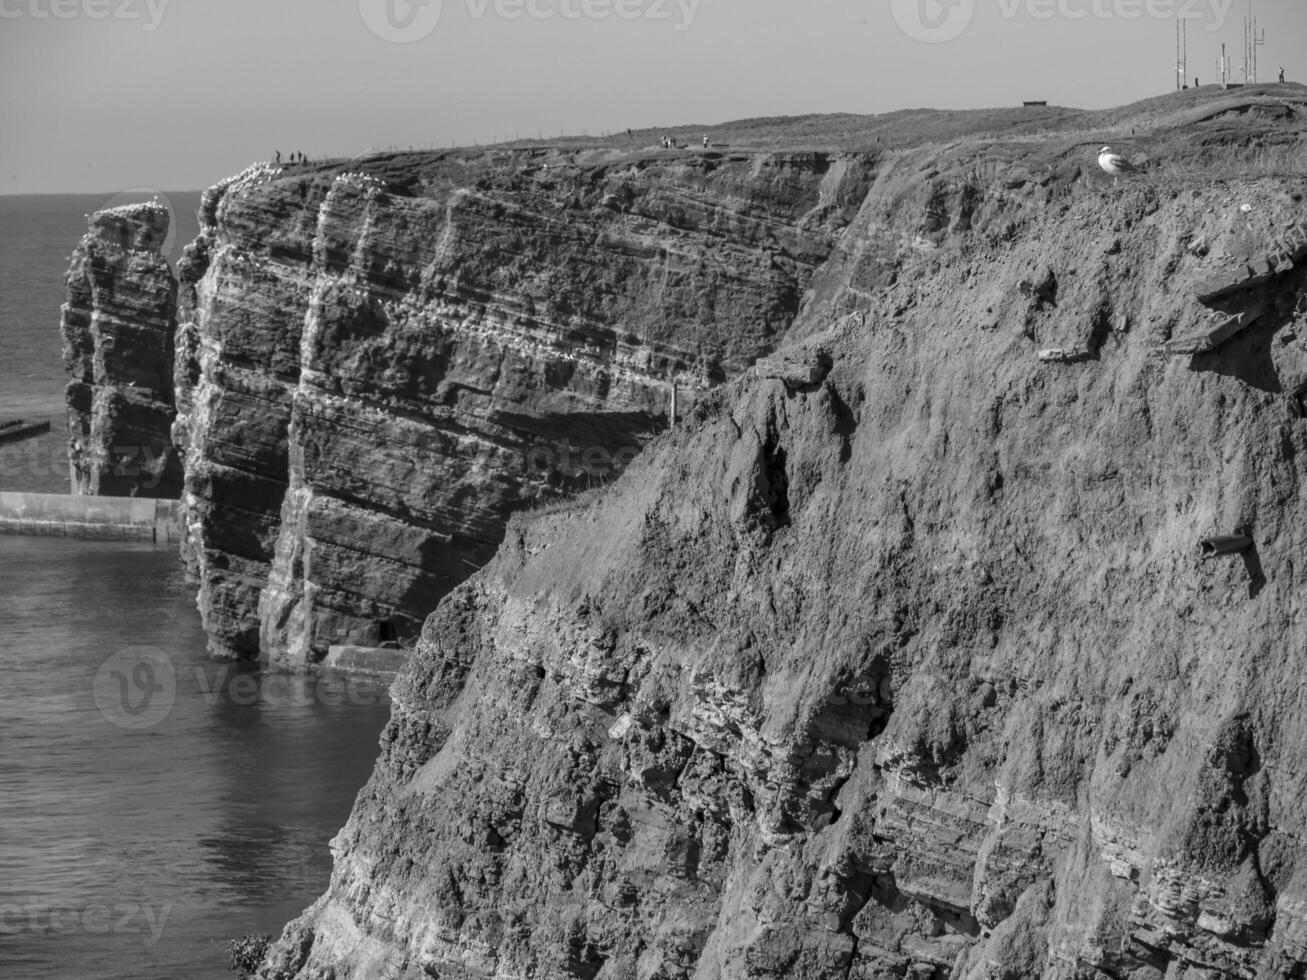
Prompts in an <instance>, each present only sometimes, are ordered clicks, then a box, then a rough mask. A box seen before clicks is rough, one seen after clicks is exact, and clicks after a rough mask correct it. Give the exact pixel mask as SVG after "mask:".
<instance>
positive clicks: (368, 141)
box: [0, 0, 1307, 194]
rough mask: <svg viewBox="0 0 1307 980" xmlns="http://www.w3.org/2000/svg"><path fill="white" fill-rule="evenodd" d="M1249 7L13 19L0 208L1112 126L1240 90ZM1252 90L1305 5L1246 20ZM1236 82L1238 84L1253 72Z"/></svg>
mask: <svg viewBox="0 0 1307 980" xmlns="http://www.w3.org/2000/svg"><path fill="white" fill-rule="evenodd" d="M1246 12H1247V0H416V2H410V0H0V193H3V194H20V193H29V194H30V193H73V192H85V193H90V192H97V193H106V194H110V193H114V192H119V191H123V190H127V189H132V188H141V187H148V188H157V189H159V190H168V191H175V190H192V189H198V188H201V187H207V186H209V185H210V184H213V183H215V182H216V181H218V180H220V179H221V178H223V177H224V176H227V175H229V174H232V173H236V172H238V171H240V170H242V169H244V168H245V167H246V166H247V165H248V164H249V163H251V162H253V161H256V160H266V159H270V158H271V157H272V155H273V154H274V153H275V152H276V151H277V150H280V151H281V152H282V153H283V154H289V153H291V152H293V151H302V152H304V153H307V154H308V155H309V156H310V157H314V156H318V157H321V156H355V155H358V154H361V153H364V152H366V151H368V150H369V149H371V148H384V147H391V146H395V147H402V148H407V147H409V146H413V147H428V146H451V145H455V144H457V145H468V144H472V143H477V142H479V143H488V142H497V141H501V140H506V139H514V138H519V137H521V138H527V137H535V136H546V137H550V136H558V135H560V134H562V133H567V134H569V135H570V134H581V133H588V134H590V135H595V134H600V133H604V132H608V131H617V130H625V129H626V128H628V127H635V128H641V127H646V126H676V125H689V124H711V123H713V122H724V121H728V120H732V119H740V118H748V117H754V116H779V115H797V114H806V113H817V112H857V113H877V112H887V111H892V110H895V109H903V108H922V107H931V108H978V107H989V106H1004V105H1015V104H1019V103H1020V102H1022V101H1024V100H1032V99H1044V100H1047V101H1048V102H1050V103H1051V104H1054V105H1068V106H1078V107H1083V108H1106V107H1109V106H1114V105H1122V104H1126V103H1129V102H1133V101H1135V100H1137V99H1141V98H1146V97H1149V96H1153V95H1157V94H1161V93H1163V92H1167V91H1170V90H1173V89H1174V87H1175V78H1176V69H1175V61H1176V29H1177V22H1178V18H1183V20H1184V21H1185V24H1186V26H1187V33H1188V47H1189V75H1190V76H1197V77H1199V78H1200V80H1202V81H1203V83H1204V84H1208V83H1210V82H1213V81H1215V80H1216V78H1217V62H1218V57H1219V54H1220V45H1221V42H1222V41H1224V42H1226V43H1227V44H1228V46H1229V56H1230V61H1231V63H1232V65H1233V69H1234V71H1235V73H1236V74H1239V73H1240V72H1241V64H1242V49H1243V17H1244V14H1245V13H1246ZM1256 13H1257V16H1258V19H1259V21H1260V23H1261V26H1262V27H1263V28H1264V29H1265V31H1266V43H1265V46H1264V47H1263V48H1261V49H1260V50H1259V60H1260V77H1261V80H1262V81H1267V80H1274V79H1275V77H1276V76H1277V75H1278V72H1279V68H1280V66H1281V65H1283V66H1284V67H1285V69H1286V72H1287V74H1288V77H1289V79H1290V80H1299V81H1302V80H1307V0H1256ZM1240 77H1241V75H1240Z"/></svg>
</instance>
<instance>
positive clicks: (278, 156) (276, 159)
mask: <svg viewBox="0 0 1307 980" xmlns="http://www.w3.org/2000/svg"><path fill="white" fill-rule="evenodd" d="M272 162H273V165H274V166H278V167H280V166H281V150H278V151H277V152H276V153H274V154H273V155H272Z"/></svg>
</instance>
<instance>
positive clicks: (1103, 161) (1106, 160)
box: [1098, 146, 1140, 183]
mask: <svg viewBox="0 0 1307 980" xmlns="http://www.w3.org/2000/svg"><path fill="white" fill-rule="evenodd" d="M1098 165H1099V166H1100V167H1102V168H1103V169H1104V170H1106V171H1107V172H1108V173H1109V174H1111V175H1112V176H1113V177H1114V178H1116V180H1120V179H1121V178H1122V177H1124V176H1126V175H1128V174H1137V173H1139V172H1140V170H1139V168H1138V167H1136V166H1135V165H1134V164H1133V163H1131V162H1130V161H1129V160H1127V159H1126V158H1125V157H1123V156H1121V154H1119V153H1113V152H1112V148H1111V147H1110V146H1105V147H1103V148H1102V149H1101V150H1099V151H1098ZM1113 183H1115V181H1113Z"/></svg>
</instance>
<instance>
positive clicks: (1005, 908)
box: [261, 88, 1307, 980]
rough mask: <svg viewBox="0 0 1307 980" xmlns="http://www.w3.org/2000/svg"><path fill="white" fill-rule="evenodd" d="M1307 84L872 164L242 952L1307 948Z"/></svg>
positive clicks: (752, 961) (401, 695)
mask: <svg viewBox="0 0 1307 980" xmlns="http://www.w3.org/2000/svg"><path fill="white" fill-rule="evenodd" d="M1305 111H1307V98H1304V93H1303V91H1302V90H1301V89H1287V88H1280V89H1275V90H1273V91H1270V92H1269V93H1265V94H1264V93H1258V92H1244V93H1240V94H1238V95H1236V94H1235V93H1230V94H1229V95H1221V94H1216V93H1203V94H1201V95H1195V96H1186V97H1184V98H1183V100H1181V99H1179V98H1177V99H1176V100H1174V101H1171V100H1161V101H1159V102H1156V103H1150V104H1147V105H1144V106H1140V107H1133V108H1132V109H1131V110H1129V111H1125V112H1120V113H1117V114H1103V115H1101V116H1099V117H1080V118H1079V119H1078V120H1076V121H1075V122H1074V125H1067V126H1065V127H1064V129H1063V130H1062V131H1060V132H1059V131H1054V132H1049V133H1046V134H1043V135H1041V136H1039V137H1038V138H1032V137H1030V136H1023V137H1022V138H1005V137H1004V136H1002V135H994V136H991V137H983V136H970V137H968V138H966V139H956V138H952V137H949V138H940V139H938V140H936V139H935V137H934V135H933V134H932V136H931V137H930V138H929V139H926V140H925V141H924V142H922V141H921V140H918V141H917V142H918V144H919V145H915V146H911V145H904V146H897V147H895V148H894V149H888V148H886V149H884V150H882V151H879V152H876V153H873V154H870V155H869V157H868V159H869V160H871V161H872V166H873V169H874V173H873V180H872V183H871V186H870V188H869V190H868V192H867V194H866V195H865V199H864V200H863V201H862V202H861V207H860V209H859V211H858V213H857V215H856V217H855V218H854V219H853V221H852V223H851V224H850V226H849V228H848V230H847V231H846V232H845V233H844V235H843V236H842V238H841V240H840V242H839V244H838V247H837V248H836V250H835V252H834V253H833V255H832V256H831V258H830V259H829V261H828V262H827V263H825V265H824V266H823V267H822V268H821V269H820V270H819V271H818V272H817V273H816V275H815V276H814V278H813V282H812V290H813V292H812V300H811V302H810V303H809V305H808V307H807V308H806V309H805V310H804V311H803V313H802V315H801V316H800V317H799V319H798V321H797V322H796V323H795V325H794V326H793V328H792V336H791V339H792V341H793V343H791V344H789V345H787V346H786V347H785V348H784V349H783V350H781V351H780V352H778V353H777V354H775V355H773V356H771V357H768V358H767V359H765V360H764V361H762V362H761V363H760V364H758V365H757V366H756V367H755V368H754V369H752V370H751V371H749V372H747V373H746V374H745V375H743V376H742V377H741V378H739V379H737V380H736V381H734V382H732V383H730V384H729V385H727V386H726V387H725V388H723V389H720V390H718V391H717V392H714V393H712V394H709V395H707V396H706V397H704V398H702V399H701V400H700V401H699V403H698V404H697V405H696V407H695V409H694V411H693V412H692V413H691V414H690V415H689V417H688V418H686V419H684V420H683V421H682V422H681V423H680V424H679V425H677V426H676V427H675V428H674V429H673V430H672V431H670V432H668V433H666V434H664V435H662V436H661V437H659V438H658V439H657V440H656V441H655V442H654V443H653V444H652V446H651V447H650V448H649V449H647V450H646V451H645V453H644V454H643V455H641V456H640V457H639V458H638V459H637V460H636V461H635V462H634V463H633V464H632V465H631V466H630V467H629V468H628V469H627V471H626V472H625V474H624V475H623V476H622V477H621V479H619V480H617V481H616V482H615V483H614V484H613V485H612V486H611V487H608V488H606V489H597V490H595V491H594V492H592V493H590V494H587V495H586V496H584V497H582V498H580V499H577V500H574V501H572V502H566V503H560V504H555V505H553V506H551V507H547V508H544V509H541V510H538V511H536V512H534V513H531V514H528V515H521V516H519V517H517V518H514V520H513V522H512V523H511V524H510V526H509V529H508V533H507V537H506V540H505V542H504V544H503V546H502V548H501V549H500V550H499V552H498V554H497V555H496V556H495V558H494V559H493V560H492V561H491V562H490V563H489V564H488V565H487V566H486V567H485V568H483V569H482V570H481V571H480V572H479V573H478V574H476V575H475V576H473V577H472V578H471V579H470V580H468V581H467V582H465V583H464V584H462V585H460V586H458V587H457V588H455V589H454V590H453V591H452V592H451V593H450V594H449V595H448V596H446V597H445V599H444V601H443V602H442V603H441V604H440V606H439V608H438V609H437V611H436V612H435V613H434V614H433V615H432V616H431V617H430V619H429V620H428V621H427V623H426V626H425V629H424V631H423V635H422V640H421V642H420V644H419V646H418V650H417V653H416V655H415V657H414V659H413V660H412V662H411V663H410V665H409V667H408V668H407V669H406V671H405V672H404V673H403V674H402V675H401V677H400V679H399V680H398V681H397V683H396V685H395V688H394V692H393V693H394V703H395V706H394V713H393V717H392V720H391V723H390V725H389V727H388V728H387V730H386V732H385V734H384V736H383V739H382V753H381V758H380V759H379V761H378V764H377V768H376V770H375V773H374V775H373V778H372V780H371V781H370V783H369V784H368V786H367V787H366V788H365V789H364V791H363V792H362V793H361V794H360V796H359V799H358V801H357V804H356V807H355V810H354V813H353V815H352V817H351V819H350V821H349V823H348V824H347V826H346V827H345V828H344V829H343V830H342V831H341V833H340V834H339V836H338V837H337V838H336V839H335V841H334V842H333V852H334V854H335V870H334V873H333V877H332V882H331V886H330V889H329V891H328V892H327V894H326V895H324V896H323V898H322V899H321V900H320V901H319V902H318V903H317V904H316V905H315V906H314V907H313V908H312V909H310V910H309V911H308V912H307V913H306V915H305V916H304V917H303V918H301V919H300V920H298V921H297V922H295V923H292V924H291V925H290V926H289V927H288V928H287V930H286V932H285V933H284V935H283V936H282V938H281V940H280V941H279V942H278V943H277V944H276V945H275V946H274V948H273V950H272V952H271V954H270V956H269V958H268V960H267V961H266V963H265V965H264V967H263V970H262V974H261V975H262V976H263V977H265V978H267V980H271V978H279V980H284V978H288V977H299V978H319V980H325V978H333V980H345V978H364V977H369V978H370V977H383V976H384V977H393V978H419V977H440V978H468V980H471V978H486V980H490V978H496V980H506V978H558V977H577V978H596V980H599V978H602V980H616V978H630V977H638V978H688V977H695V978H704V980H707V978H763V977H792V978H795V977H797V978H816V977H822V978H826V977H830V978H837V977H838V978H845V977H851V978H872V977H916V978H928V977H929V978H944V977H958V978H961V977H967V978H972V977H975V978H999V977H1002V978H1025V977H1035V976H1046V977H1059V978H1071V977H1075V978H1121V977H1132V978H1139V980H1143V978H1158V980H1160V978H1162V977H1164V976H1165V977H1168V978H1181V977H1185V978H1199V977H1203V978H1210V977H1243V978H1254V977H1258V978H1271V977H1301V976H1303V975H1304V974H1305V973H1307V847H1305V846H1304V834H1307V812H1305V809H1307V803H1305V802H1304V801H1307V726H1304V725H1303V724H1302V717H1303V714H1304V710H1305V709H1307V686H1304V685H1303V684H1302V680H1301V679H1302V664H1301V662H1300V661H1301V658H1302V656H1303V654H1304V651H1305V650H1307V620H1304V606H1303V598H1302V597H1303V595H1304V590H1305V589H1307V579H1305V576H1307V571H1305V570H1304V569H1305V567H1307V566H1304V562H1303V561H1302V555H1303V554H1304V553H1307V498H1305V497H1304V494H1303V493H1302V485H1303V480H1304V477H1307V420H1304V405H1303V402H1302V394H1303V392H1304V390H1307V387H1305V386H1307V319H1305V318H1304V315H1305V313H1307V298H1304V290H1305V289H1307V279H1305V277H1307V273H1304V269H1307V261H1305V260H1307V220H1305V219H1307V214H1305V212H1304V207H1303V194H1304V193H1305V192H1307V178H1305V177H1304V166H1303V165H1304V161H1305V160H1307V157H1305V156H1304V142H1303V131H1304V127H1303V124H1302V120H1303V118H1304V115H1303V114H1304V112H1305ZM1132 127H1133V128H1135V129H1136V130H1137V132H1138V133H1139V136H1138V138H1137V142H1136V143H1135V145H1133V146H1131V147H1126V146H1123V145H1119V146H1118V149H1121V150H1125V151H1127V152H1129V153H1130V155H1132V156H1134V157H1135V158H1137V159H1139V160H1140V161H1141V162H1145V161H1144V158H1145V157H1147V158H1148V159H1147V161H1146V163H1147V167H1148V173H1147V176H1146V177H1145V178H1142V179H1140V180H1138V181H1134V182H1122V183H1120V184H1119V185H1116V184H1114V183H1113V182H1112V180H1111V178H1108V177H1106V176H1105V175H1103V174H1101V173H1100V172H1098V170H1097V169H1096V167H1095V163H1094V158H1095V156H1096V155H1097V149H1098V146H1100V145H1101V144H1102V143H1103V142H1105V141H1107V139H1108V138H1109V137H1110V138H1116V137H1118V136H1120V134H1122V133H1129V131H1130V129H1131V128H1132ZM1127 141H1128V140H1127ZM1123 142H1125V141H1123ZM273 186H274V187H275V186H276V185H273ZM266 193H268V194H271V193H274V192H273V191H268V192H266ZM349 193H350V195H351V197H352V196H353V195H354V193H355V192H353V191H350V192H349ZM274 246H275V243H269V245H268V247H269V248H272V247H274ZM340 251H341V253H344V252H345V251H346V249H345V248H344V247H343V246H342V248H341V249H340ZM351 254H354V255H357V254H359V250H358V249H356V250H355V251H354V252H353V253H351ZM306 288H309V287H308V285H307V284H306ZM337 302H340V303H348V302H351V300H347V299H340V298H337V294H336V293H335V292H334V291H332V292H329V296H328V298H327V299H326V300H317V301H315V302H314V303H313V304H311V306H310V310H311V312H310V317H309V322H310V323H312V322H313V318H314V317H315V316H317V315H318V313H317V311H318V309H319V308H320V307H327V308H331V307H332V304H334V303H337ZM311 346H312V345H311V344H307V343H306V345H305V349H306V350H307V349H310V348H311ZM723 373H726V372H723ZM296 397H299V392H298V389H297V393H296ZM315 397H320V398H322V399H324V402H325V395H322V396H315ZM333 397H338V398H342V399H343V398H345V397H347V395H346V394H341V395H333ZM315 404H316V402H315ZM648 410H649V411H656V410H657V407H652V408H650V409H648ZM296 425H298V416H296V421H295V422H293V423H292V428H294V427H295V426H296ZM304 455H305V456H306V457H307V456H308V455H309V454H307V453H305V454H304ZM292 465H297V464H292ZM293 486H294V485H293V484H292V487H293ZM294 493H295V491H294V489H292V494H294ZM1204 556H1207V557H1206V558H1204Z"/></svg>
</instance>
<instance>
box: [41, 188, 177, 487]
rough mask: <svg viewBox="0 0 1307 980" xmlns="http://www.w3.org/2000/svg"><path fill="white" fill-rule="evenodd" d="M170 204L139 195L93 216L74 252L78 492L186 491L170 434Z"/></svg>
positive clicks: (73, 444) (70, 323) (68, 341)
mask: <svg viewBox="0 0 1307 980" xmlns="http://www.w3.org/2000/svg"><path fill="white" fill-rule="evenodd" d="M167 235H168V209H167V208H166V207H164V206H163V205H161V204H154V203H148V204H134V205H127V206H124V207H121V208H114V209H112V210H107V211H99V212H97V213H95V214H94V215H92V216H91V218H90V222H89V230H88V231H87V233H86V235H85V236H84V237H83V238H82V240H81V242H80V243H79V244H78V246H77V249H76V251H75V252H74V253H73V257H72V262H71V265H70V266H69V269H68V273H67V276H66V280H65V281H66V284H67V288H68V301H67V302H66V303H65V304H64V307H63V320H62V332H63V351H64V363H65V366H66V367H67V369H68V373H69V375H70V377H71V380H70V381H69V383H68V390H67V401H68V438H69V452H68V455H69V460H70V463H71V474H70V478H71V482H72V485H73V491H74V492H76V493H82V494H92V495H103V496H107V497H137V496H139V497H161V498H169V499H175V498H176V497H177V496H179V495H180V493H181V483H182V473H181V460H180V457H179V455H178V453H177V452H176V451H175V450H174V449H173V446H172V441H171V437H170V430H171V427H172V422H173V417H174V414H175V413H174V408H173V384H172V382H173V332H174V330H175V326H176V321H175V304H176V299H177V282H176V280H175V279H174V278H173V273H172V269H171V268H169V266H168V260H167V259H165V258H164V256H163V253H162V248H163V244H164V240H165V239H166V238H167Z"/></svg>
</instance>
